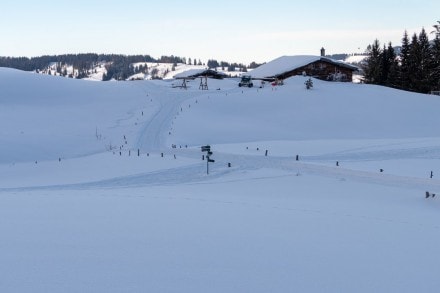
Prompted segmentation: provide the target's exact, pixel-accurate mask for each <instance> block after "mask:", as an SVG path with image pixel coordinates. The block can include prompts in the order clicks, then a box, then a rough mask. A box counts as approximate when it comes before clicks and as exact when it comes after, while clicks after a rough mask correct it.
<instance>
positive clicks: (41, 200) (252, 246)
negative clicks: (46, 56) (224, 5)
mask: <svg viewBox="0 0 440 293" xmlns="http://www.w3.org/2000/svg"><path fill="white" fill-rule="evenodd" d="M304 81H305V78H303V77H293V78H290V79H287V80H285V85H284V86H279V87H278V86H277V87H272V86H266V87H264V88H258V87H255V88H239V87H238V80H236V79H226V80H208V86H209V90H207V91H201V90H199V81H198V80H194V81H191V82H189V86H188V90H182V89H179V88H175V87H173V85H175V83H176V81H173V80H154V81H147V80H141V81H133V82H106V83H96V82H90V81H84V80H73V79H65V78H60V77H53V76H42V75H36V74H31V73H24V72H20V71H16V70H10V69H3V68H0V123H1V125H2V127H1V128H0V129H1V130H0V134H1V135H0V235H2V237H1V240H0V291H1V292H297V291H298V292H436V291H437V288H438V287H439V285H440V281H439V279H438V276H437V273H436V268H437V266H438V263H439V262H440V256H439V254H438V253H437V252H436V248H437V247H438V245H440V237H439V236H438V235H439V233H438V232H439V225H438V222H439V220H440V213H439V209H440V202H439V199H438V198H437V197H438V196H436V197H434V198H433V197H432V196H430V197H429V198H428V199H426V198H425V194H426V193H425V192H426V191H428V192H429V194H432V193H438V192H439V191H440V181H439V180H438V179H437V177H438V174H440V146H439V145H440V133H439V131H438V129H437V128H438V127H437V125H439V124H440V121H439V120H440V118H439V117H438V115H436V109H438V108H439V106H440V99H438V97H436V96H429V95H421V94H414V93H408V92H403V91H397V90H393V89H387V88H383V87H378V86H370V85H360V84H349V83H328V82H322V81H318V80H314V87H313V88H312V89H311V90H306V89H305V86H304ZM205 144H210V145H211V147H212V151H213V155H212V157H211V158H212V159H215V162H214V163H210V165H209V173H210V174H209V175H207V174H206V171H207V169H206V168H207V165H206V160H202V155H203V154H205V155H206V153H202V152H201V151H200V148H199V147H200V146H201V145H205ZM228 163H230V165H231V167H228ZM431 172H432V173H431ZM431 174H432V176H431ZM430 177H432V178H430Z"/></svg>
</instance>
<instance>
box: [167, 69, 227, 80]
mask: <svg viewBox="0 0 440 293" xmlns="http://www.w3.org/2000/svg"><path fill="white" fill-rule="evenodd" d="M199 76H208V77H214V78H224V77H226V76H227V75H226V74H224V73H222V72H218V71H215V70H212V69H189V70H186V71H184V72H181V73H178V74H176V75H174V78H176V79H183V78H196V77H199Z"/></svg>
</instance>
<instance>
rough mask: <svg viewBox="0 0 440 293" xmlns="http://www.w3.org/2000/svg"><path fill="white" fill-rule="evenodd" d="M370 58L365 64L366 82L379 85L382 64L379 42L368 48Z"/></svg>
mask: <svg viewBox="0 0 440 293" xmlns="http://www.w3.org/2000/svg"><path fill="white" fill-rule="evenodd" d="M367 50H368V57H367V60H366V62H365V64H366V65H365V67H364V71H365V82H366V83H374V84H378V83H380V80H381V72H380V71H381V62H382V58H381V57H382V56H381V51H380V43H379V40H377V39H376V40H375V41H374V42H373V44H372V45H371V46H368V49H367Z"/></svg>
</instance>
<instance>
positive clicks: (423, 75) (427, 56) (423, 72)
mask: <svg viewBox="0 0 440 293" xmlns="http://www.w3.org/2000/svg"><path fill="white" fill-rule="evenodd" d="M419 46H420V64H419V78H420V81H419V86H418V88H417V90H418V91H420V92H422V93H428V92H429V90H430V67H431V45H430V44H429V39H428V36H427V34H426V31H425V29H424V28H422V31H421V32H420V34H419Z"/></svg>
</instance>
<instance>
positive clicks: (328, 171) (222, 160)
mask: <svg viewBox="0 0 440 293" xmlns="http://www.w3.org/2000/svg"><path fill="white" fill-rule="evenodd" d="M169 105H172V104H169ZM158 146H159V145H158ZM176 153H177V156H178V157H187V158H191V159H198V158H200V157H201V155H202V153H201V152H200V151H198V150H185V149H181V150H176ZM214 157H215V160H216V162H215V163H214V164H210V174H209V175H206V161H202V160H200V163H195V164H188V165H185V166H180V167H176V168H166V169H160V170H155V171H150V172H140V173H138V174H134V175H127V176H120V177H114V178H107V179H103V180H97V181H90V182H82V183H75V184H61V185H48V186H27V187H18V188H2V189H0V192H10V191H31V190H59V189H100V188H103V189H106V188H127V187H147V186H168V185H179V184H194V183H203V182H204V183H210V182H222V181H225V182H227V181H228V180H231V179H230V178H231V177H230V176H227V177H226V178H223V177H224V176H225V175H227V174H232V173H246V172H251V171H255V170H259V169H272V170H279V171H282V172H283V173H282V174H283V175H280V173H279V172H275V173H274V175H271V176H269V177H267V178H272V177H273V178H275V177H279V176H307V175H314V176H324V177H328V178H334V179H336V180H342V181H356V182H363V183H373V184H378V185H383V186H394V187H404V188H409V189H413V190H418V191H425V190H427V191H431V192H438V191H440V180H436V179H429V178H426V179H425V178H416V177H408V176H399V175H392V174H386V173H380V172H379V171H377V172H368V171H362V170H353V169H350V168H345V167H331V166H326V165H321V164H317V163H314V162H301V161H299V162H298V161H296V160H295V158H292V157H270V156H269V157H265V156H264V155H261V156H255V155H235V154H227V153H220V152H216V153H215V154H214ZM228 163H231V164H232V168H228V167H227V165H228ZM248 179H252V178H245V179H243V178H241V177H240V176H237V179H236V180H248Z"/></svg>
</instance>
